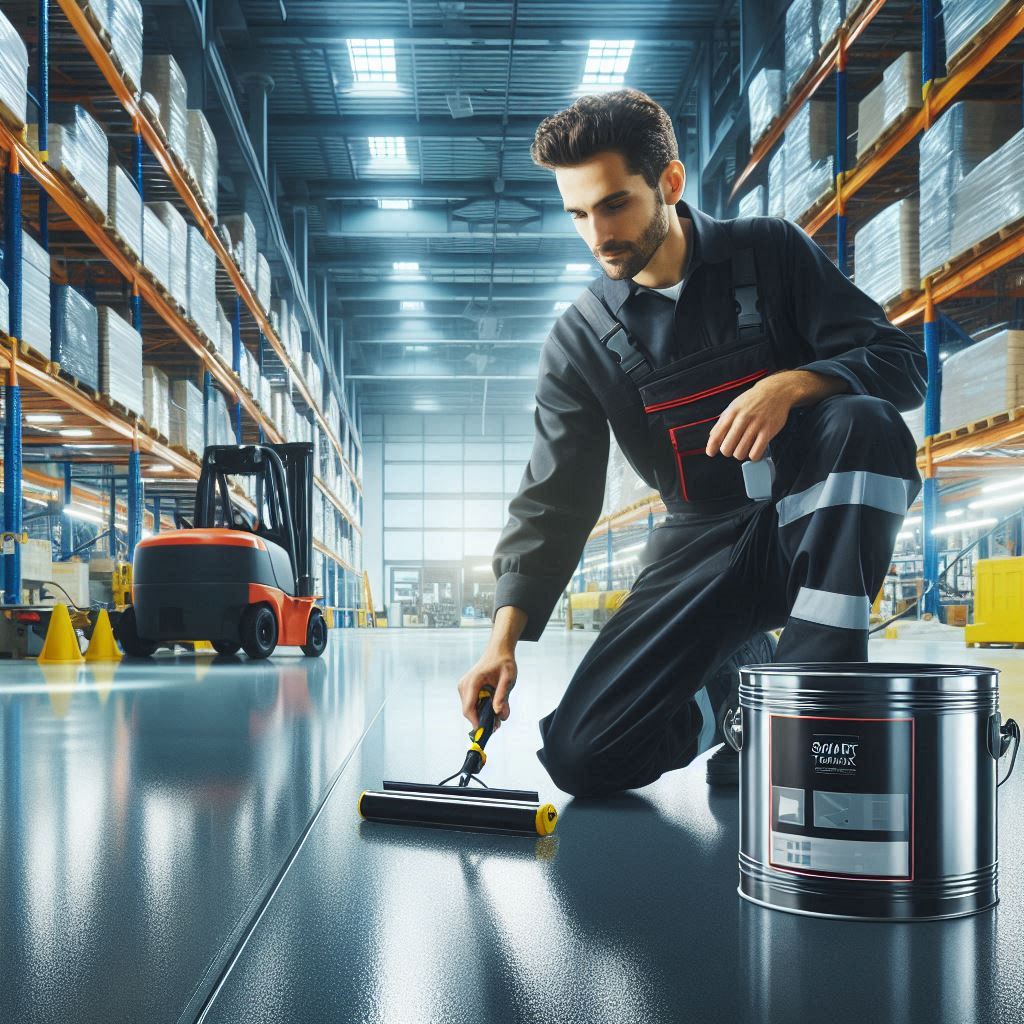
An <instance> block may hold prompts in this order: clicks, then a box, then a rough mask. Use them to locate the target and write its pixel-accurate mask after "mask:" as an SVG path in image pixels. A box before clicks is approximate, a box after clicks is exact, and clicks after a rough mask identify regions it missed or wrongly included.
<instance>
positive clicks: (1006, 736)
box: [988, 711, 1020, 789]
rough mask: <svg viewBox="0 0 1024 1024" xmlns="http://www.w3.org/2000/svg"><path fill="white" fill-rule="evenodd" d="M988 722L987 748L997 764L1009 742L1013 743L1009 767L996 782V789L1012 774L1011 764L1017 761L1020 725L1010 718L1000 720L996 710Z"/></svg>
mask: <svg viewBox="0 0 1024 1024" xmlns="http://www.w3.org/2000/svg"><path fill="white" fill-rule="evenodd" d="M988 724H989V733H988V749H989V753H990V754H991V755H992V756H993V757H994V758H995V759H996V763H997V764H998V763H999V762H1000V761H1001V760H1002V759H1003V755H1004V754H1005V753H1006V752H1007V751H1008V750H1009V749H1010V744H1011V743H1012V744H1013V755H1012V756H1011V757H1010V767H1009V768H1008V769H1007V772H1006V774H1005V775H1004V776H1003V777H1002V779H1000V780H999V781H998V782H997V783H996V789H998V788H999V787H1000V786H1001V785H1002V784H1003V783H1004V782H1005V781H1006V780H1007V779H1008V778H1009V777H1010V776H1011V775H1012V774H1013V766H1014V765H1015V764H1016V763H1017V751H1018V750H1019V749H1020V726H1019V725H1018V724H1017V723H1016V721H1015V720H1014V719H1012V718H1008V719H1007V720H1006V721H1005V722H1002V721H1001V717H1000V715H999V712H998V711H997V712H996V713H995V714H994V715H992V717H991V718H990V719H989V723H988Z"/></svg>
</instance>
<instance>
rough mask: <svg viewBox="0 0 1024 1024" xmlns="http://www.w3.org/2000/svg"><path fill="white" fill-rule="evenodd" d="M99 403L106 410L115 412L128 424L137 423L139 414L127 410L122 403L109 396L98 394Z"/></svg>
mask: <svg viewBox="0 0 1024 1024" xmlns="http://www.w3.org/2000/svg"><path fill="white" fill-rule="evenodd" d="M99 401H100V404H102V405H105V406H106V407H107V408H108V409H110V410H112V411H113V412H116V413H117V414H118V415H119V416H120V417H121V418H122V419H124V420H127V421H128V422H129V423H138V422H139V419H140V417H139V414H138V413H137V412H135V410H134V409H129V408H128V406H126V405H125V404H124V403H123V402H119V401H118V400H117V399H116V398H113V397H112V396H111V395H107V394H104V393H103V392H100V395H99Z"/></svg>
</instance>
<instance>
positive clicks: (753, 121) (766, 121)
mask: <svg viewBox="0 0 1024 1024" xmlns="http://www.w3.org/2000/svg"><path fill="white" fill-rule="evenodd" d="M747 103H748V104H749V106H750V145H751V148H753V146H754V143H755V142H757V140H758V139H760V138H761V136H762V135H764V133H765V132H766V131H767V129H768V125H770V124H771V123H772V121H774V120H775V118H777V117H778V116H779V114H780V113H782V72H781V71H780V70H779V69H778V68H761V70H760V71H758V73H757V74H756V75H754V77H753V78H752V79H751V80H750V87H749V89H748V90H747Z"/></svg>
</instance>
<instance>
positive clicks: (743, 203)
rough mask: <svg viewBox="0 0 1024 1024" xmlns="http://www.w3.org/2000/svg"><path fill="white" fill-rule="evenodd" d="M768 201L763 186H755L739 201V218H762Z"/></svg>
mask: <svg viewBox="0 0 1024 1024" xmlns="http://www.w3.org/2000/svg"><path fill="white" fill-rule="evenodd" d="M767 201H768V195H767V190H766V189H765V187H764V185H755V186H754V188H752V189H751V190H750V191H749V192H748V193H747V194H746V195H745V196H744V197H743V198H742V199H741V200H740V201H739V216H740V217H763V216H764V211H765V209H766V204H767Z"/></svg>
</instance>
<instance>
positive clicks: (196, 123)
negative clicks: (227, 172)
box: [188, 110, 218, 220]
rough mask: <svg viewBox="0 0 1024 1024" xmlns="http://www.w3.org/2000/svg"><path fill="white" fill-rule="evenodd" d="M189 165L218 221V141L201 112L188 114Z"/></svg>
mask: <svg viewBox="0 0 1024 1024" xmlns="http://www.w3.org/2000/svg"><path fill="white" fill-rule="evenodd" d="M188 165H189V167H191V169H192V175H193V177H194V178H195V179H196V183H197V184H198V185H199V191H200V192H201V193H202V197H203V198H204V199H205V200H206V206H207V208H208V210H209V211H210V213H211V214H212V215H213V219H214V220H216V219H217V168H218V162H217V139H216V137H215V136H214V134H213V129H212V128H211V127H210V122H209V121H207V120H206V115H205V114H204V113H203V112H202V111H201V110H190V111H189V112H188Z"/></svg>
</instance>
